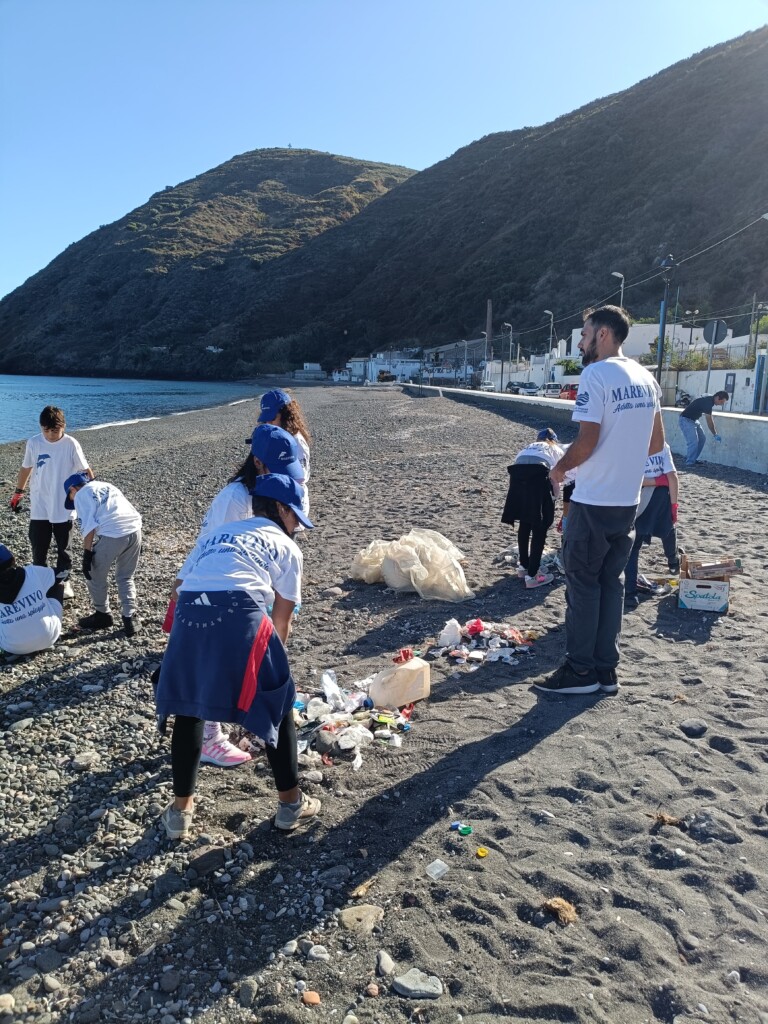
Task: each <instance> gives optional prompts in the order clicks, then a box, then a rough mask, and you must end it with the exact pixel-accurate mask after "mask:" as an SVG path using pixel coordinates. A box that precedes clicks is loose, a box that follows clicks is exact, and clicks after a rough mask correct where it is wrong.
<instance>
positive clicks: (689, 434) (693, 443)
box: [680, 416, 707, 466]
mask: <svg viewBox="0 0 768 1024" xmlns="http://www.w3.org/2000/svg"><path fill="white" fill-rule="evenodd" d="M680 430H681V431H682V434H683V437H684V438H685V443H686V445H687V446H688V451H687V452H686V453H685V464H686V466H693V465H694V464H695V462H696V460H697V459H698V457H699V456H700V455H701V452H702V449H703V448H704V445H705V444H706V443H707V436H706V434H705V433H704V431H703V430H702V429H701V427H700V426H699V424H698V421H697V420H690V419H688V418H687V417H686V416H681V417H680Z"/></svg>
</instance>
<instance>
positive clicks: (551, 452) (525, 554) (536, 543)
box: [501, 427, 563, 590]
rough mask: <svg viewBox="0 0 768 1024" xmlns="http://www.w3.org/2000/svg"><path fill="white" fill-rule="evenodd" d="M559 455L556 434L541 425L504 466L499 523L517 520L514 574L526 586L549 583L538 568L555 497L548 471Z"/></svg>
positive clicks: (530, 587)
mask: <svg viewBox="0 0 768 1024" xmlns="http://www.w3.org/2000/svg"><path fill="white" fill-rule="evenodd" d="M562 457H563V449H562V448H561V447H560V445H559V444H558V438H557V434H556V433H555V432H554V430H553V429H552V428H551V427H545V429H544V430H540V431H539V433H538V434H537V435H536V440H535V441H533V442H532V443H531V444H529V445H527V446H526V447H525V448H523V449H522V451H520V452H518V454H517V456H516V457H515V461H514V463H513V464H512V465H511V466H509V467H508V472H509V491H508V492H507V500H506V503H505V505H504V511H503V513H502V516H501V521H502V523H509V525H510V526H514V525H515V523H516V522H517V523H518V528H517V544H518V549H519V564H518V567H517V575H518V576H519V577H520V578H521V579H524V580H525V586H526V588H527V589H528V590H533V589H534V588H535V587H541V586H543V585H544V584H545V583H551V582H552V580H553V579H554V576H553V575H552V574H551V573H548V572H546V573H545V572H540V571H539V566H540V565H541V556H542V554H543V553H544V544H545V543H546V539H547V530H549V528H550V526H551V525H552V523H553V521H554V518H555V499H554V494H553V491H552V485H551V483H550V482H549V471H550V470H551V469H552V468H553V466H555V465H556V464H557V463H558V462H559V461H560V459H561V458H562Z"/></svg>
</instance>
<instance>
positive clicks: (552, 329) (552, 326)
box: [544, 309, 555, 352]
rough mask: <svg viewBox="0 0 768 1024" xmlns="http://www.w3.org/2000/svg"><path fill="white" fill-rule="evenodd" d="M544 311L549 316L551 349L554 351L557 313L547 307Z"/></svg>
mask: <svg viewBox="0 0 768 1024" xmlns="http://www.w3.org/2000/svg"><path fill="white" fill-rule="evenodd" d="M544 312H545V313H546V314H547V316H548V317H549V350H550V352H551V351H552V337H553V335H554V333H555V314H554V313H553V312H552V310H551V309H545V310H544Z"/></svg>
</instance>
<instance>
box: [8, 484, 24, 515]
mask: <svg viewBox="0 0 768 1024" xmlns="http://www.w3.org/2000/svg"><path fill="white" fill-rule="evenodd" d="M23 497H24V491H22V490H20V489H19V488H18V487H17V488H16V490H15V491H14V492H13V497H12V498H11V508H12V509H13V511H14V512H18V511H19V502H20V501H21V499H22V498H23Z"/></svg>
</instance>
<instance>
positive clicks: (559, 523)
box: [555, 516, 563, 533]
mask: <svg viewBox="0 0 768 1024" xmlns="http://www.w3.org/2000/svg"><path fill="white" fill-rule="evenodd" d="M555 530H556V532H557V533H562V532H563V517H562V516H560V518H559V519H558V521H557V526H556V527H555Z"/></svg>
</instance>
